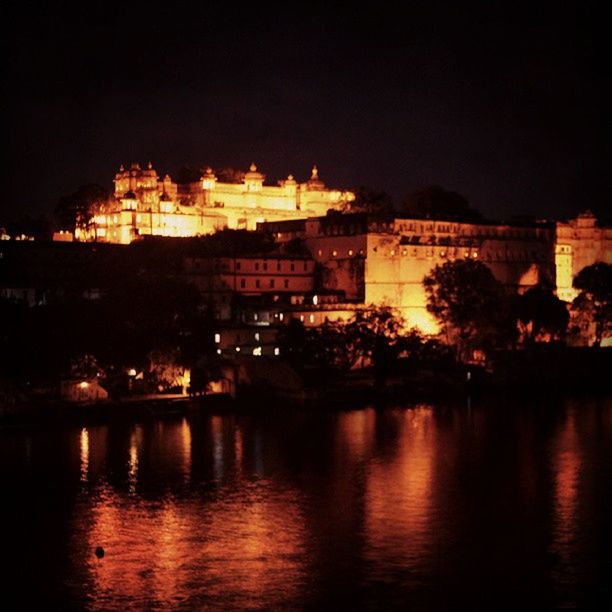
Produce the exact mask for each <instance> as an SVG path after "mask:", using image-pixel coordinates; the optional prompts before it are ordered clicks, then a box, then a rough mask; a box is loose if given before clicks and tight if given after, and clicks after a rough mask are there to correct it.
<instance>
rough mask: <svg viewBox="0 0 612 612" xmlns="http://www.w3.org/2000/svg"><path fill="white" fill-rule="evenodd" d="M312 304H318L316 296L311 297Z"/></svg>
mask: <svg viewBox="0 0 612 612" xmlns="http://www.w3.org/2000/svg"><path fill="white" fill-rule="evenodd" d="M312 303H313V304H314V305H315V306H316V305H317V304H318V303H319V296H318V295H313V296H312Z"/></svg>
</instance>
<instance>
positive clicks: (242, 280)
mask: <svg viewBox="0 0 612 612" xmlns="http://www.w3.org/2000/svg"><path fill="white" fill-rule="evenodd" d="M245 287H246V279H245V278H241V279H240V288H241V289H244V288H245Z"/></svg>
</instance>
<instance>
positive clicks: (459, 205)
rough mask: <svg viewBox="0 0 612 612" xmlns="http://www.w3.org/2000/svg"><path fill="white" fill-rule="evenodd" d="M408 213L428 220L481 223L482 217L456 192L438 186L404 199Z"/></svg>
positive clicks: (425, 188) (411, 194)
mask: <svg viewBox="0 0 612 612" xmlns="http://www.w3.org/2000/svg"><path fill="white" fill-rule="evenodd" d="M403 208H404V210H405V211H406V212H409V213H415V214H417V215H419V216H423V217H427V218H433V219H435V218H438V217H441V218H446V219H448V218H451V219H458V220H461V221H479V220H480V219H481V218H482V216H481V214H480V212H479V211H478V210H476V209H475V208H471V207H470V204H469V202H468V201H467V200H466V199H465V198H464V197H463V196H462V195H461V194H459V193H456V192H455V191H447V190H446V189H443V188H442V187H439V186H437V185H432V186H429V187H424V188H423V189H418V190H416V191H412V192H410V193H409V194H408V195H407V196H406V197H405V199H404V205H403Z"/></svg>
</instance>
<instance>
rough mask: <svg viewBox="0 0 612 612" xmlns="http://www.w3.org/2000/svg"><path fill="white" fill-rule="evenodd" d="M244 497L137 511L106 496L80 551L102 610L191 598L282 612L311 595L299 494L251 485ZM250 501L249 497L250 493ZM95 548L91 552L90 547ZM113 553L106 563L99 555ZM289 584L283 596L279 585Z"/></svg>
mask: <svg viewBox="0 0 612 612" xmlns="http://www.w3.org/2000/svg"><path fill="white" fill-rule="evenodd" d="M243 485H244V486H243V487H241V490H242V493H241V494H240V495H233V494H232V493H231V491H226V492H224V493H223V494H221V495H219V497H218V498H212V499H210V498H208V499H204V498H199V499H183V500H180V501H178V500H176V499H175V498H172V497H167V498H165V499H164V500H163V501H162V504H161V507H160V505H159V502H158V501H156V502H151V503H148V504H147V503H140V504H137V503H134V502H133V500H129V499H128V498H125V497H122V496H121V495H119V494H116V493H114V492H112V491H110V490H108V489H105V490H104V492H103V494H102V495H101V498H100V499H99V501H98V503H97V504H96V505H95V506H94V507H93V508H91V517H90V520H89V521H87V529H86V531H85V533H82V534H75V546H78V547H79V548H83V547H84V548H85V550H86V551H88V553H89V554H88V556H87V562H86V566H87V568H86V571H87V579H86V580H85V581H84V582H85V584H86V585H88V586H87V588H88V589H89V592H88V593H87V594H86V595H87V596H88V597H91V599H92V601H94V602H95V607H99V608H102V609H104V608H105V607H106V606H107V605H110V604H112V603H116V602H124V603H125V606H126V607H127V608H135V609H151V608H157V607H160V606H161V607H168V608H174V607H177V606H179V607H180V606H181V605H183V606H184V605H185V602H186V601H187V600H188V599H189V598H193V600H194V601H198V602H202V601H204V602H205V601H207V600H208V599H211V600H213V601H217V602H218V601H224V602H227V603H228V607H229V608H232V609H251V608H254V607H256V606H257V605H258V604H260V603H261V602H262V601H265V602H266V604H267V607H268V608H272V609H279V608H282V607H283V604H284V602H286V601H287V600H291V599H294V600H295V599H298V598H299V593H300V592H302V589H303V588H304V580H305V576H306V567H305V563H306V558H307V550H306V546H305V543H304V542H305V538H306V535H305V522H304V517H303V516H302V513H301V509H300V506H299V503H298V499H297V497H296V495H295V493H294V492H288V491H278V490H274V489H272V488H267V487H265V486H258V485H253V484H252V483H248V482H244V483H243ZM245 491H246V495H245V494H244V492H245ZM83 537H84V538H85V543H84V542H83V541H82V540H81V538H83ZM97 546H103V547H104V549H105V556H104V558H103V559H96V558H95V556H94V555H93V551H94V550H95V548H96V547H97ZM280 584H282V589H281V588H279V586H278V585H280Z"/></svg>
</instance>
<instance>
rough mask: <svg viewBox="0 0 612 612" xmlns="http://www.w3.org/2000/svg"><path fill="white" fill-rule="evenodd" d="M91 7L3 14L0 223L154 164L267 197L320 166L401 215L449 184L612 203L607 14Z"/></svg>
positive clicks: (558, 212) (532, 8)
mask: <svg viewBox="0 0 612 612" xmlns="http://www.w3.org/2000/svg"><path fill="white" fill-rule="evenodd" d="M493 5H494V6H493ZM81 6H82V7H83V13H81V14H74V13H70V12H69V11H68V9H65V10H61V9H58V8H57V7H49V6H47V7H46V8H41V7H35V6H34V5H31V6H28V5H24V4H23V3H21V4H19V7H20V8H19V13H18V14H17V15H16V16H15V17H8V14H7V15H5V19H6V21H5V29H4V30H5V31H4V43H3V59H4V88H5V92H4V94H5V95H4V96H3V98H4V100H5V105H4V106H5V112H4V129H3V137H4V142H5V151H6V152H7V153H8V159H6V161H5V162H4V164H3V172H4V189H3V198H2V199H1V204H0V223H1V222H2V221H3V220H7V219H10V218H15V217H17V216H19V215H22V214H25V213H40V212H51V211H52V210H53V207H54V205H55V202H56V201H57V199H58V198H59V197H60V196H62V195H64V194H67V193H70V192H72V191H74V190H76V188H77V187H78V186H79V185H81V184H84V183H87V182H97V183H100V184H102V185H105V186H106V187H109V188H110V187H111V185H112V183H111V181H112V178H113V176H114V173H115V172H116V171H117V169H118V167H119V165H120V164H122V163H124V164H129V163H130V162H132V161H139V162H140V163H141V164H144V163H146V162H147V161H148V160H151V161H152V162H153V164H154V167H155V168H156V169H157V171H158V173H160V174H164V173H166V172H169V173H170V174H173V173H176V171H177V169H178V168H179V167H181V166H182V165H205V164H208V165H211V166H212V167H216V168H220V167H227V166H232V167H238V168H244V169H246V167H247V166H248V164H249V163H250V162H251V161H255V162H256V163H257V164H258V167H259V169H260V170H261V171H262V172H264V173H265V174H266V175H267V176H268V178H269V179H270V181H271V182H276V181H277V180H278V179H280V178H284V177H285V176H286V175H287V174H288V173H290V172H291V173H293V174H295V176H296V178H297V179H298V180H305V179H307V178H308V176H309V170H310V167H311V166H312V164H313V163H316V164H317V165H318V166H319V169H320V175H321V177H322V179H323V180H324V181H326V182H327V184H328V185H329V186H333V187H342V188H351V187H354V186H357V185H366V186H369V187H371V188H374V189H379V190H385V191H388V192H389V193H390V194H391V195H392V196H393V199H394V201H395V203H396V206H399V205H400V204H401V201H402V199H403V197H404V195H405V194H406V193H407V192H408V191H410V190H412V189H415V188H418V187H422V186H425V185H431V184H437V185H440V186H442V187H444V188H446V189H449V190H453V191H458V192H460V193H461V194H463V195H464V196H466V197H467V198H468V200H469V201H470V202H471V203H472V205H474V206H476V207H477V208H480V209H481V210H482V211H483V212H484V213H485V215H487V216H490V217H494V218H499V217H507V216H509V215H514V214H525V213H528V214H534V215H537V216H540V217H544V216H548V217H550V216H554V217H563V216H567V215H573V214H576V213H577V212H579V211H580V210H583V209H585V208H588V207H590V208H592V209H595V210H598V211H603V210H604V209H605V206H606V202H607V200H609V191H608V189H609V188H608V184H607V176H606V174H607V172H608V167H609V161H610V147H609V144H608V142H607V141H606V138H605V136H604V127H605V125H606V121H605V120H604V106H606V107H607V106H608V102H607V101H605V100H604V89H605V86H606V85H607V84H608V83H607V81H606V78H607V76H606V73H607V71H608V69H607V66H606V65H605V64H604V52H605V48H604V38H605V36H607V32H606V31H605V30H604V27H605V23H604V19H603V16H602V15H601V14H600V13H599V11H598V9H597V5H596V3H593V2H590V3H589V2H576V3H572V2H569V3H567V2H566V3H562V2H557V3H555V4H545V3H538V2H531V3H528V4H525V5H521V4H520V3H516V2H512V3H510V2H508V3H483V4H482V5H481V6H480V7H476V5H467V4H465V3H455V6H454V8H448V7H445V6H444V5H441V4H436V3H433V2H427V3H409V6H408V7H407V8H406V7H405V8H403V9H401V11H398V10H396V9H394V8H392V7H391V6H390V5H386V4H385V3H370V4H369V8H367V9H356V8H355V7H354V6H352V5H350V4H349V5H346V8H345V9H343V10H340V9H339V8H335V9H334V10H333V11H332V10H330V9H325V8H320V7H319V5H315V4H312V5H309V4H307V3H299V4H297V5H295V8H293V9H289V8H287V7H286V8H282V6H280V5H276V4H275V5H269V4H265V3H259V4H255V3H254V4H253V5H252V8H251V9H248V10H247V9H244V8H242V5H240V4H231V5H230V4H229V3H228V4H226V5H225V6H226V7H227V8H219V7H217V6H215V7H212V8H211V6H212V5H211V4H207V3H204V2H202V3H200V4H199V5H198V8H194V7H189V8H187V7H181V6H179V4H177V3H167V5H166V8H165V9H164V10H162V11H159V10H158V9H153V8H152V5H149V8H129V7H130V6H132V5H129V4H128V3H124V4H121V5H118V6H115V7H113V6H111V5H110V4H108V3H105V4H104V5H99V6H98V7H97V8H96V7H95V5H93V4H91V3H83V4H82V5H81ZM222 6H223V5H222ZM287 6H293V5H287ZM600 24H601V25H600Z"/></svg>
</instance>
